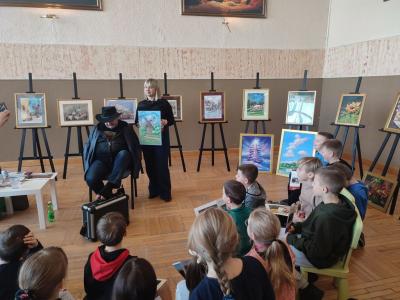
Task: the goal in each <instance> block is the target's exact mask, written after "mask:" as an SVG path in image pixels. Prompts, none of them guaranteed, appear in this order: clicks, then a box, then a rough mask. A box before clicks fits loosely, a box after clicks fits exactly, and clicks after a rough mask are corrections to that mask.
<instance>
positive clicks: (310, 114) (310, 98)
mask: <svg viewBox="0 0 400 300" xmlns="http://www.w3.org/2000/svg"><path fill="white" fill-rule="evenodd" d="M316 94H317V92H316V91H289V93H288V101H287V109H286V124H290V125H309V126H312V125H313V124H314V110H315V97H316Z"/></svg>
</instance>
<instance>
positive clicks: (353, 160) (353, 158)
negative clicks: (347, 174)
mask: <svg viewBox="0 0 400 300" xmlns="http://www.w3.org/2000/svg"><path fill="white" fill-rule="evenodd" d="M357 137H358V132H357V128H355V130H354V138H353V145H352V147H351V170H352V171H353V172H354V169H355V168H354V165H355V163H356V155H357ZM343 148H344V144H343ZM343 148H342V149H343ZM342 151H343V150H342Z"/></svg>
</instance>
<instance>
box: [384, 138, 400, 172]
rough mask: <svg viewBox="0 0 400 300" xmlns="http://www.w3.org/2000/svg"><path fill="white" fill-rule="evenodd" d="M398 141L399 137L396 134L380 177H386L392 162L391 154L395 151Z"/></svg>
mask: <svg viewBox="0 0 400 300" xmlns="http://www.w3.org/2000/svg"><path fill="white" fill-rule="evenodd" d="M399 139H400V135H398V134H397V135H396V137H395V138H394V141H393V145H392V147H391V148H390V152H389V155H388V158H387V160H386V163H385V167H384V168H383V170H382V176H386V174H387V171H388V170H389V165H390V163H391V162H392V159H393V154H394V152H395V151H396V148H397V144H398V143H399Z"/></svg>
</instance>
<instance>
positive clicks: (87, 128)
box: [85, 126, 90, 137]
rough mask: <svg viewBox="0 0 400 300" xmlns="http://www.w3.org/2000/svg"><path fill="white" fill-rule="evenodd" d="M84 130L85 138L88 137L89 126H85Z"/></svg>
mask: <svg viewBox="0 0 400 300" xmlns="http://www.w3.org/2000/svg"><path fill="white" fill-rule="evenodd" d="M85 129H86V134H87V137H89V134H90V131H89V126H85Z"/></svg>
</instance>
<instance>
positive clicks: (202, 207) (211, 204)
mask: <svg viewBox="0 0 400 300" xmlns="http://www.w3.org/2000/svg"><path fill="white" fill-rule="evenodd" d="M224 206H225V202H224V200H223V199H216V200H213V201H210V202H207V203H205V204H203V205H200V206H198V207H195V208H194V214H195V215H196V216H198V215H199V214H201V213H202V212H203V211H205V210H207V209H209V208H211V207H214V208H223V207H224Z"/></svg>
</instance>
